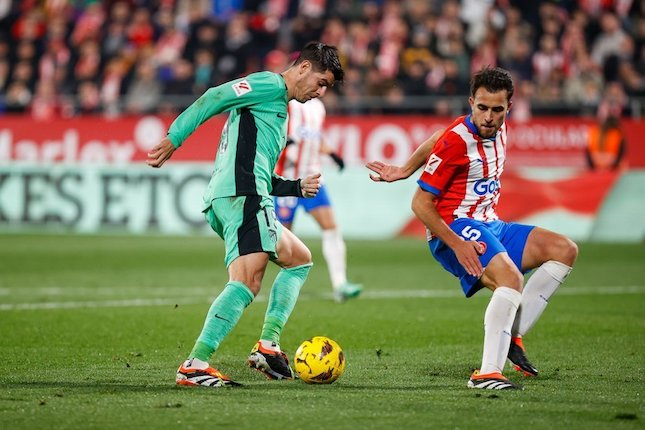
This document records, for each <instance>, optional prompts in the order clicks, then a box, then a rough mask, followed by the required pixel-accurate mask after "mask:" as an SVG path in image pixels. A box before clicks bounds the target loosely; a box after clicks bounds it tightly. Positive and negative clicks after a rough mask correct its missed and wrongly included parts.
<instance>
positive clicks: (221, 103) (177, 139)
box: [168, 72, 286, 148]
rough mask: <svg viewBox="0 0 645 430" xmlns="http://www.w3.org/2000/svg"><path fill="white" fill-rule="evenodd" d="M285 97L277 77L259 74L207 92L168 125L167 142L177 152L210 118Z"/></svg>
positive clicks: (270, 74)
mask: <svg viewBox="0 0 645 430" xmlns="http://www.w3.org/2000/svg"><path fill="white" fill-rule="evenodd" d="M280 97H286V87H284V82H282V80H281V79H280V77H279V75H277V74H275V73H271V72H259V73H253V74H251V75H248V76H246V77H244V78H240V79H235V80H233V81H230V82H226V83H224V84H222V85H219V86H217V87H213V88H210V89H208V90H207V91H206V92H205V93H204V94H202V96H201V97H200V98H198V99H197V100H196V101H195V102H194V103H193V104H191V105H190V106H189V107H188V108H186V110H185V111H183V112H182V113H181V114H180V115H179V116H178V117H177V118H176V119H175V120H174V121H173V123H172V124H171V125H170V128H169V129H168V138H169V139H170V141H171V142H172V144H173V145H174V146H175V148H179V147H180V146H181V145H182V144H183V143H184V141H185V140H186V139H188V136H190V135H191V134H192V133H193V132H194V131H195V130H196V129H197V127H199V126H200V125H202V124H203V123H204V122H206V121H207V120H209V119H210V118H211V117H213V116H215V115H218V114H220V113H222V112H228V111H230V110H233V109H240V108H245V107H249V106H253V105H255V104H258V103H265V102H267V101H272V100H275V99H277V98H280Z"/></svg>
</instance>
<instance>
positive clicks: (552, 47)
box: [0, 0, 645, 119]
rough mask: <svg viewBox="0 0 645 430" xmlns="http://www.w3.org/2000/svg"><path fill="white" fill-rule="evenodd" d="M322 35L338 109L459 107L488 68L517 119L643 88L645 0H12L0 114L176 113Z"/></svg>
mask: <svg viewBox="0 0 645 430" xmlns="http://www.w3.org/2000/svg"><path fill="white" fill-rule="evenodd" d="M310 40H320V41H322V42H324V43H327V44H331V45H335V46H337V47H338V48H339V50H340V52H341V54H342V61H343V65H344V68H345V70H346V78H345V82H344V84H343V85H340V86H338V87H337V88H335V89H334V91H331V92H329V93H328V95H327V96H326V98H325V102H326V104H327V107H328V111H330V112H331V113H343V114H353V113H393V112H416V113H434V114H454V113H457V112H460V111H461V110H462V109H463V108H465V106H464V105H463V99H464V97H463V96H464V95H466V94H467V93H468V81H469V77H470V75H471V73H472V72H473V71H475V70H478V69H479V68H481V67H482V66H484V65H491V66H502V67H504V68H506V69H508V70H510V71H511V72H512V74H513V76H514V80H515V82H516V95H515V96H514V100H515V103H514V116H515V118H516V119H521V118H528V117H529V116H530V115H531V114H532V113H536V112H540V113H558V114H566V113H574V114H583V115H589V116H594V115H598V116H599V117H601V118H602V117H606V116H624V115H630V114H632V115H635V116H638V115H640V108H637V107H638V106H639V105H638V103H634V101H635V100H636V101H637V100H645V1H643V0H577V1H576V0H561V1H521V0H447V1H443V0H371V1H370V0H363V1H361V0H156V1H155V0H150V1H146V0H107V1H103V2H98V1H90V0H41V1H37V0H22V1H18V2H16V1H10V0H0V112H4V113H30V114H31V115H33V116H34V117H35V118H50V117H54V116H63V117H71V116H75V115H83V114H102V115H106V116H118V115H123V114H140V113H176V112H179V111H181V110H182V109H183V108H185V107H186V106H187V105H189V104H190V103H191V102H192V101H193V100H194V99H195V98H196V97H197V96H198V95H200V94H201V93H203V92H204V90H206V89H207V88H209V87H211V86H214V85H217V84H219V83H222V82H225V81H228V80H231V79H233V78H236V77H239V76H242V75H244V74H246V73H249V72H253V71H258V70H273V71H282V70H283V69H284V68H286V66H287V64H288V62H289V59H290V54H291V53H292V51H294V50H297V49H299V48H300V47H302V46H304V44H305V43H306V42H308V41H310ZM630 101H631V102H630Z"/></svg>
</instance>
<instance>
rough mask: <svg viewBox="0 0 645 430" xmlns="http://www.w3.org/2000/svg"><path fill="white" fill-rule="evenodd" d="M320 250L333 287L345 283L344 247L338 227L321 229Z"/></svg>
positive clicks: (345, 261) (345, 262) (335, 287)
mask: <svg viewBox="0 0 645 430" xmlns="http://www.w3.org/2000/svg"><path fill="white" fill-rule="evenodd" d="M322 251H323V256H324V257H325V261H326V262H327V268H328V269H329V278H330V279H331V285H332V286H333V287H334V289H337V288H340V287H341V286H342V285H344V284H346V283H347V260H346V255H345V254H346V248H345V242H344V241H343V236H342V235H341V234H340V231H339V230H338V229H333V230H323V231H322Z"/></svg>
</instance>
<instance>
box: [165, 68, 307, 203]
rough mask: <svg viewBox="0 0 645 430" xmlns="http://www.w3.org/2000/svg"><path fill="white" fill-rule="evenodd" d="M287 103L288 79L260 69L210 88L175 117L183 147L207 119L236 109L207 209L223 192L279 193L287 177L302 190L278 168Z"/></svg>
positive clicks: (173, 132) (173, 135) (176, 137)
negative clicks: (275, 171)
mask: <svg viewBox="0 0 645 430" xmlns="http://www.w3.org/2000/svg"><path fill="white" fill-rule="evenodd" d="M287 102H288V100H287V86H286V84H285V81H284V78H283V77H282V76H281V75H279V74H277V73H272V72H258V73H253V74H250V75H248V76H246V77H244V78H240V79H236V80H234V81H230V82H227V83H225V84H222V85H219V86H217V87H213V88H210V89H209V90H208V91H206V92H205V93H204V94H203V95H202V96H201V97H200V98H199V99H197V100H196V101H195V102H194V103H193V104H192V105H190V106H189V107H188V108H187V109H186V110H185V111H184V112H182V113H181V115H179V116H178V117H177V119H175V121H174V122H173V123H172V125H171V126H170V129H169V130H168V138H169V139H170V141H171V142H172V143H173V145H174V146H175V147H177V148H178V147H179V146H181V144H182V143H183V142H184V141H185V140H186V139H187V138H188V136H190V135H191V133H193V132H194V131H195V129H197V127H199V126H200V125H201V124H202V123H204V122H205V121H206V120H208V119H209V118H211V117H212V116H214V115H217V114H220V113H222V112H226V111H230V114H229V117H228V120H227V122H226V125H225V126H224V129H223V130H222V135H221V137H220V142H219V149H218V152H217V158H216V159H215V168H214V171H213V176H212V177H211V180H210V182H209V184H208V187H207V189H206V192H205V194H204V207H205V208H207V207H210V205H211V202H212V201H213V199H216V198H220V197H231V196H249V195H259V196H266V197H268V196H269V195H270V194H272V193H273V194H274V195H276V194H278V193H276V192H275V191H276V190H274V187H277V188H282V189H284V188H283V187H284V184H285V182H289V188H290V192H289V193H288V194H291V195H296V194H295V192H300V191H299V190H300V188H299V184H295V183H293V181H284V179H283V178H280V177H276V175H275V174H274V173H273V171H274V168H275V165H276V163H277V161H278V157H279V155H280V152H281V151H282V150H283V149H284V147H285V145H286V135H287V112H288V111H287ZM296 190H297V191H296Z"/></svg>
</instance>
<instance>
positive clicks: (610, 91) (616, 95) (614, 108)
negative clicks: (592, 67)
mask: <svg viewBox="0 0 645 430" xmlns="http://www.w3.org/2000/svg"><path fill="white" fill-rule="evenodd" d="M626 107H627V95H626V94H625V91H624V90H623V86H622V85H621V84H620V82H610V83H608V84H607V85H606V86H605V91H604V93H603V96H602V101H601V102H600V104H599V106H598V119H599V120H600V121H604V120H605V119H607V118H609V117H612V116H613V117H616V118H620V117H622V116H623V113H624V111H625V108H626Z"/></svg>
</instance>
